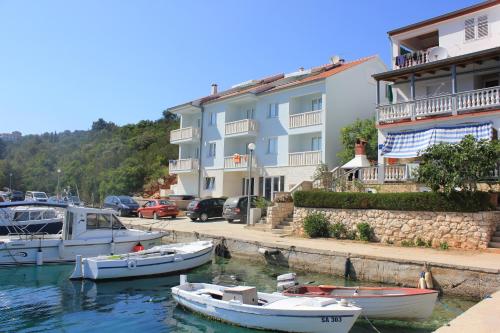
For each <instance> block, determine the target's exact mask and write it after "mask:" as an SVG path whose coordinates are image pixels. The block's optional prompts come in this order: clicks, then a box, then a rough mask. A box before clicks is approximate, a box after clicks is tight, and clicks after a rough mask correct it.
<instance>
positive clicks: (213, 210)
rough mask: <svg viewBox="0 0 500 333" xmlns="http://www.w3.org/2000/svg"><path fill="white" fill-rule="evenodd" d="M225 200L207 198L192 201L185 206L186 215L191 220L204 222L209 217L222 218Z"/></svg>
mask: <svg viewBox="0 0 500 333" xmlns="http://www.w3.org/2000/svg"><path fill="white" fill-rule="evenodd" d="M225 202H226V198H209V199H200V200H193V201H191V202H190V203H189V205H188V206H187V211H186V215H187V216H188V217H189V218H190V219H191V220H192V221H196V220H197V219H200V221H202V222H205V221H206V220H208V219H209V218H211V217H222V210H223V208H224V203H225Z"/></svg>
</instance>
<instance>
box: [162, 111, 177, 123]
mask: <svg viewBox="0 0 500 333" xmlns="http://www.w3.org/2000/svg"><path fill="white" fill-rule="evenodd" d="M163 119H165V120H166V121H177V120H179V117H177V115H176V114H175V113H172V112H170V111H168V110H165V111H163Z"/></svg>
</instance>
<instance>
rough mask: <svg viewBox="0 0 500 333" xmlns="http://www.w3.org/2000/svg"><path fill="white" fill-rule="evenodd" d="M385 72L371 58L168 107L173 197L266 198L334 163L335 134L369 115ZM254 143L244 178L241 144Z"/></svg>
mask: <svg viewBox="0 0 500 333" xmlns="http://www.w3.org/2000/svg"><path fill="white" fill-rule="evenodd" d="M385 69H386V67H385V65H384V64H383V62H382V61H381V60H380V59H379V58H378V57H376V56H374V57H369V58H364V59H360V60H357V61H353V62H344V61H342V60H339V59H338V57H336V58H332V61H331V63H330V64H328V65H324V66H319V67H316V68H312V69H308V70H304V69H302V68H301V69H299V70H298V71H297V72H294V73H289V74H279V75H274V76H271V77H267V78H264V79H261V80H250V81H246V82H243V83H240V84H237V85H235V86H233V87H232V88H231V89H229V90H226V91H223V92H218V91H217V86H216V85H213V86H212V92H211V94H210V95H209V96H206V97H204V98H201V99H198V100H195V101H191V102H188V103H185V104H182V105H179V106H176V107H173V108H170V109H169V111H171V112H172V113H174V114H177V115H179V116H180V124H181V125H180V129H178V130H175V131H172V132H171V133H170V142H171V143H176V144H178V145H179V159H177V160H174V161H170V163H169V170H170V173H174V174H177V176H178V182H177V185H176V186H175V189H174V191H175V192H176V193H178V194H193V195H197V196H200V197H207V196H212V197H217V196H235V195H242V194H245V193H246V188H247V186H250V189H251V192H252V193H253V194H257V195H261V196H264V197H266V198H267V199H272V198H273V196H274V193H276V192H280V191H289V190H290V189H291V188H293V186H295V185H296V184H298V183H300V182H301V181H303V180H311V178H312V176H313V173H314V171H315V169H316V167H317V166H318V165H319V164H320V163H325V164H327V165H328V166H329V167H330V168H331V167H333V166H336V165H337V157H336V154H337V152H339V151H340V150H341V148H342V145H341V142H340V130H341V128H342V127H344V126H346V125H348V124H350V123H351V122H353V121H354V120H355V119H357V118H369V117H373V116H374V114H373V105H374V102H373V101H374V95H375V93H374V92H375V86H376V84H375V80H374V79H373V78H372V75H373V74H375V73H378V72H381V71H384V70H385ZM249 143H254V144H255V151H254V153H253V154H252V156H253V159H252V174H251V179H250V182H249V181H248V176H247V175H248V163H250V157H249V150H248V144H249Z"/></svg>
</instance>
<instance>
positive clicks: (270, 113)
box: [267, 103, 279, 118]
mask: <svg viewBox="0 0 500 333" xmlns="http://www.w3.org/2000/svg"><path fill="white" fill-rule="evenodd" d="M278 110H279V104H278V103H271V104H269V108H268V110H267V118H278V112H279V111H278Z"/></svg>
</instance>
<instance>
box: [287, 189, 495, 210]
mask: <svg viewBox="0 0 500 333" xmlns="http://www.w3.org/2000/svg"><path fill="white" fill-rule="evenodd" d="M293 200H294V203H295V206H297V207H314V208H337V209H387V210H402V211H433V212H477V211H486V210H491V209H492V208H493V207H492V205H491V203H490V201H489V193H486V192H473V193H465V192H455V193H452V194H450V195H445V194H443V193H434V192H417V193H349V192H325V191H298V192H295V193H294V196H293Z"/></svg>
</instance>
